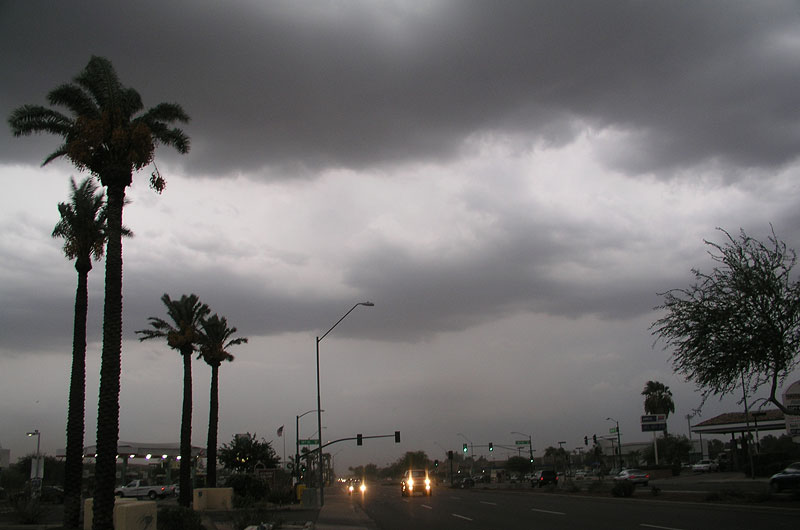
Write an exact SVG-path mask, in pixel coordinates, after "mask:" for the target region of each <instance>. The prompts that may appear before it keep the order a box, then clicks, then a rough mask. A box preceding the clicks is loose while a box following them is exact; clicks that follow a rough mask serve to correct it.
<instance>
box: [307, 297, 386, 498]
mask: <svg viewBox="0 0 800 530" xmlns="http://www.w3.org/2000/svg"><path fill="white" fill-rule="evenodd" d="M360 305H363V306H365V307H373V306H374V305H375V304H373V303H372V302H358V303H357V304H356V305H354V306H353V307H351V308H350V311H348V312H347V313H345V314H344V316H342V318H340V319H339V320H337V321H336V324H334V325H333V326H331V327H330V329H329V330H328V331H326V332H325V333H323V334H322V336H321V337H317V430H318V431H319V470H318V472H319V505H320V507H322V506H324V505H325V496H324V489H325V486H324V484H325V477H324V472H323V467H324V465H325V464H324V463H323V459H322V412H321V411H322V400H321V398H320V392H319V343H320V342H322V339H324V338H325V337H327V336H328V333H330V332H331V331H333V328H335V327H336V326H338V325H339V322H341V321H342V320H344V319H345V318H347V315H349V314H350V313H352V312H353V310H355V308H357V307H358V306H360Z"/></svg>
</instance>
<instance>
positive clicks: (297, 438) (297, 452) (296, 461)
mask: <svg viewBox="0 0 800 530" xmlns="http://www.w3.org/2000/svg"><path fill="white" fill-rule="evenodd" d="M316 411H317V409H311V410H309V411H308V412H304V413H302V414H300V415H299V416H296V417H295V422H294V425H295V431H294V432H295V453H294V467H295V475H297V482H300V418H302V417H303V416H305V415H306V414H311V413H312V412H316ZM322 412H325V411H324V410H323V411H322Z"/></svg>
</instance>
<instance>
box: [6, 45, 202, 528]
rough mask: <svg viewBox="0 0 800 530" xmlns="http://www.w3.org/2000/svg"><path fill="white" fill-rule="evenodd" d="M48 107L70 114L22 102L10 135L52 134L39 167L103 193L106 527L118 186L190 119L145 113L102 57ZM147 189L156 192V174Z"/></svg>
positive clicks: (116, 343)
mask: <svg viewBox="0 0 800 530" xmlns="http://www.w3.org/2000/svg"><path fill="white" fill-rule="evenodd" d="M48 100H49V102H50V104H51V105H54V106H60V107H66V108H67V109H68V110H69V112H70V114H71V115H66V114H63V113H61V112H58V111H56V110H53V109H51V108H47V107H42V106H39V105H23V106H22V107H19V108H17V109H15V110H14V111H13V112H12V113H11V116H10V117H9V119H8V122H9V125H10V126H11V130H12V132H13V134H14V136H23V135H30V134H33V133H51V134H55V135H57V136H60V137H62V138H63V139H64V143H62V144H61V145H60V146H59V147H58V148H57V149H56V150H55V151H54V152H53V153H51V154H50V155H49V156H48V157H47V158H45V160H44V163H43V165H44V164H48V163H49V162H51V161H53V160H55V159H57V158H60V157H62V156H63V157H66V158H67V159H69V161H70V162H72V164H73V165H75V167H77V168H78V169H80V170H84V169H86V170H88V171H89V172H90V173H92V174H93V175H95V176H97V177H98V178H99V179H100V183H101V184H102V185H103V186H105V188H106V194H107V205H106V210H107V220H106V223H107V226H106V234H107V236H108V243H107V246H106V272H105V301H104V307H103V349H102V356H101V367H100V391H99V396H98V407H97V440H96V444H97V459H96V464H95V491H94V508H93V509H94V514H93V527H94V528H95V529H107V528H111V527H112V526H113V519H112V517H113V511H114V482H115V472H116V460H117V442H118V440H119V379H120V361H121V357H122V209H123V205H124V203H125V188H126V187H128V186H129V185H130V184H131V182H132V179H133V172H134V171H138V170H140V169H142V168H144V167H146V166H147V165H148V164H149V163H150V162H151V161H152V160H153V158H154V153H155V147H156V146H157V145H158V144H163V145H168V146H171V147H174V148H175V149H176V150H177V151H178V152H179V153H182V154H183V153H187V152H188V151H189V138H188V136H186V134H184V132H183V131H182V130H181V129H179V128H176V127H175V128H173V127H171V124H172V123H174V122H182V123H185V122H188V121H189V117H188V116H187V115H186V113H185V112H184V111H183V109H182V108H181V107H180V106H179V105H177V104H174V103H159V104H158V105H156V106H155V107H153V108H151V109H149V110H147V111H145V112H141V111H142V110H143V109H144V105H143V104H142V99H141V97H140V96H139V93H138V92H137V91H136V90H134V89H133V88H126V87H124V86H123V85H122V83H121V82H120V80H119V78H118V77H117V73H116V71H115V70H114V67H113V65H112V64H111V62H110V61H109V60H108V59H105V58H103V57H97V56H92V58H91V59H90V60H89V63H88V64H87V65H86V68H84V69H83V71H81V72H80V73H79V74H78V75H77V76H76V77H75V79H74V83H67V84H63V85H61V86H59V87H57V88H55V89H53V90H52V91H51V92H50V93H49V94H48ZM151 185H152V186H153V187H154V188H155V189H156V190H157V191H159V192H160V191H161V190H162V189H163V187H164V182H163V179H161V177H160V176H158V177H157V178H156V177H155V175H154V177H153V179H151Z"/></svg>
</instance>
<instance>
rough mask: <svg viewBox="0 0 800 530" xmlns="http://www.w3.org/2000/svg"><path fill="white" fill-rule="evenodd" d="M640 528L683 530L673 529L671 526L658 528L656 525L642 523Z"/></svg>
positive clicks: (679, 529)
mask: <svg viewBox="0 0 800 530" xmlns="http://www.w3.org/2000/svg"><path fill="white" fill-rule="evenodd" d="M639 526H644V527H645V528H658V529H659V530H683V529H682V528H673V527H671V526H656V525H654V524H646V523H641V524H640V525H639Z"/></svg>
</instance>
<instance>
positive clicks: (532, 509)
mask: <svg viewBox="0 0 800 530" xmlns="http://www.w3.org/2000/svg"><path fill="white" fill-rule="evenodd" d="M531 511H532V512H541V513H550V514H553V515H566V514H565V513H564V512H553V511H550V510H538V509H536V508H531Z"/></svg>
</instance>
